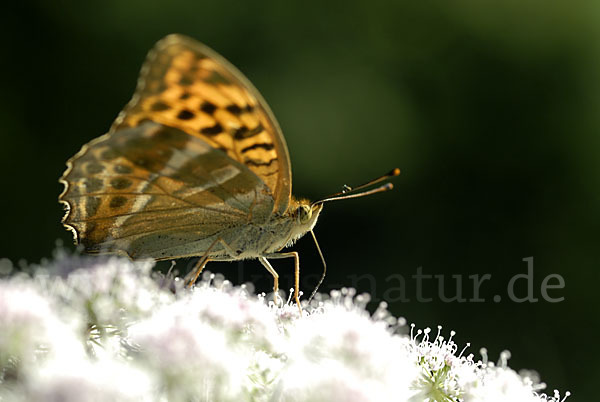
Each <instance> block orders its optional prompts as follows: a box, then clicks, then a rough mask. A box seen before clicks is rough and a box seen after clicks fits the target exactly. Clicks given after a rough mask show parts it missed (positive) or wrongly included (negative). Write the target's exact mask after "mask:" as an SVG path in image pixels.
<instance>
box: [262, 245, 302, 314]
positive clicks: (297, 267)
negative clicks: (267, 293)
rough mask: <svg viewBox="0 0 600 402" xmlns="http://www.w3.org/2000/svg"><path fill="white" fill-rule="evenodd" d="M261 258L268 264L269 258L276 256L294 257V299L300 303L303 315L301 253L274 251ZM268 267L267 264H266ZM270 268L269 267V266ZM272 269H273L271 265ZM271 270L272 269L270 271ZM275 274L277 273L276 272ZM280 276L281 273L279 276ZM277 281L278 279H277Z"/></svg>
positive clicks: (299, 308) (278, 257) (299, 306)
mask: <svg viewBox="0 0 600 402" xmlns="http://www.w3.org/2000/svg"><path fill="white" fill-rule="evenodd" d="M260 258H261V262H262V263H263V265H265V263H264V262H263V260H264V261H266V262H267V264H269V262H268V261H267V258H276V259H281V258H293V259H294V301H295V302H296V305H298V310H299V311H300V315H302V306H301V305H300V295H299V293H300V290H299V289H300V255H299V254H298V252H296V251H290V252H288V253H273V254H268V255H266V256H265V257H260ZM269 266H271V264H269ZM265 267H266V265H265ZM267 269H269V268H267ZM271 269H273V268H272V267H271ZM269 272H271V271H269ZM273 272H275V270H273ZM275 274H277V273H276V272H275ZM273 277H275V275H273ZM277 277H279V275H278V276H277ZM276 283H277V280H276Z"/></svg>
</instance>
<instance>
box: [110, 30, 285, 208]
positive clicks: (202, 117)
mask: <svg viewBox="0 0 600 402" xmlns="http://www.w3.org/2000/svg"><path fill="white" fill-rule="evenodd" d="M147 120H150V121H154V122H157V123H160V124H163V125H166V126H170V127H175V128H177V129H179V130H181V131H183V132H185V133H187V134H189V135H191V136H194V137H197V138H200V139H202V140H203V141H205V142H206V143H207V144H209V145H210V146H211V147H214V148H216V149H220V150H222V151H223V152H225V153H226V154H227V155H228V156H229V157H230V158H231V159H233V160H235V161H238V162H239V163H241V164H243V165H245V166H246V167H247V168H248V169H249V170H250V171H252V172H253V173H255V174H256V175H257V176H258V177H259V178H260V179H261V180H262V181H263V182H264V183H265V184H266V186H267V187H268V188H269V189H270V191H271V194H272V196H273V199H274V206H273V207H274V211H273V212H276V213H283V212H285V210H286V209H287V207H288V204H289V199H290V194H291V168H290V162H289V155H288V151H287V147H286V145H285V142H284V139H283V136H282V134H281V130H280V128H279V125H278V124H277V121H276V120H275V118H274V117H273V114H272V112H271V111H270V109H269V107H268V106H267V104H266V102H265V101H264V100H263V99H262V97H261V95H260V94H259V93H258V91H257V90H256V89H255V88H254V87H253V86H252V84H250V82H249V81H248V80H247V79H246V78H245V77H244V76H243V75H242V73H240V72H239V71H238V70H237V69H236V68H235V67H233V66H232V65H231V64H230V63H229V62H227V61H226V60H225V59H223V58H222V57H221V56H219V55H218V54H216V53H215V52H214V51H212V50H210V49H209V48H207V47H206V46H204V45H202V44H201V43H199V42H197V41H195V40H193V39H191V38H187V37H184V36H181V35H169V36H167V37H166V38H164V39H163V40H161V41H159V42H158V43H157V44H156V46H155V47H154V49H153V50H152V51H151V52H150V53H149V54H148V57H147V59H146V62H145V63H144V66H143V67H142V71H141V73H140V78H139V81H138V87H137V89H136V93H135V95H134V96H133V98H132V100H131V101H130V102H129V104H128V105H127V106H126V108H125V109H124V110H123V111H122V112H121V114H120V115H119V117H118V118H117V120H116V121H115V123H114V124H113V126H112V129H111V131H117V130H119V129H122V128H125V127H135V126H138V125H139V124H141V123H143V122H144V121H147Z"/></svg>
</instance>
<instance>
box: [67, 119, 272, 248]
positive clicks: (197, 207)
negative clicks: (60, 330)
mask: <svg viewBox="0 0 600 402" xmlns="http://www.w3.org/2000/svg"><path fill="white" fill-rule="evenodd" d="M67 166H68V167H67V171H66V172H65V174H64V175H63V177H62V179H61V182H63V183H64V184H65V190H64V192H63V194H61V196H60V201H61V202H63V203H64V204H66V206H67V213H66V215H65V217H64V219H63V223H64V224H65V226H67V227H68V228H70V229H71V230H72V231H73V233H74V235H75V236H76V238H77V239H76V240H78V241H79V242H81V243H82V244H83V245H84V247H85V248H86V251H88V252H116V253H126V254H127V255H129V256H130V257H132V258H142V257H152V258H155V259H168V258H178V257H185V256H197V255H199V254H200V255H201V254H202V252H204V251H206V250H207V248H208V247H209V245H210V244H211V243H212V242H213V240H214V239H215V238H216V237H223V236H224V235H227V236H229V237H231V236H235V233H237V232H236V228H239V227H240V225H244V224H245V223H246V222H247V221H248V220H249V217H250V216H252V217H253V218H252V219H253V220H254V221H256V220H257V219H260V218H261V217H262V218H263V219H267V218H268V217H269V216H270V215H271V212H272V210H273V204H274V201H273V197H272V196H271V191H270V189H269V188H268V187H267V185H266V184H265V183H264V181H262V180H261V179H260V178H259V177H258V176H257V175H256V174H254V173H253V172H252V171H251V170H250V169H248V168H247V167H246V165H244V164H241V163H239V162H237V161H235V160H232V159H231V158H230V157H229V156H227V154H225V153H224V152H223V151H220V150H218V149H216V148H214V147H213V146H211V145H210V144H208V143H207V142H206V141H204V140H203V139H201V138H199V137H197V136H191V135H189V134H188V133H186V132H183V131H181V130H179V129H176V128H172V127H167V126H164V125H161V124H158V123H154V122H144V123H142V124H140V125H138V126H136V127H132V128H124V129H119V130H116V131H114V132H113V133H110V134H107V135H104V136H102V137H100V138H97V139H95V140H93V141H91V142H90V143H89V144H87V145H85V146H84V147H83V148H82V149H81V151H80V152H79V153H78V154H77V155H75V156H74V157H73V158H72V159H71V160H70V161H69V162H67ZM211 255H226V253H225V250H223V249H222V247H221V245H220V244H218V245H217V247H216V248H214V249H213V254H211Z"/></svg>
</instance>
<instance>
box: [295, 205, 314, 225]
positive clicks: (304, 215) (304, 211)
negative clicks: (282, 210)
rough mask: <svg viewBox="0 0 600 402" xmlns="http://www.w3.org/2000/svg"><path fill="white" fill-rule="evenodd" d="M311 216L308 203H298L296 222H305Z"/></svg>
mask: <svg viewBox="0 0 600 402" xmlns="http://www.w3.org/2000/svg"><path fill="white" fill-rule="evenodd" d="M311 216H312V209H311V208H310V206H308V205H300V206H299V207H298V210H297V217H298V222H300V223H306V222H308V221H309V220H310V218H311Z"/></svg>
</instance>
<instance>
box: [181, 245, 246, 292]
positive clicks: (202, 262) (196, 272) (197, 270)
mask: <svg viewBox="0 0 600 402" xmlns="http://www.w3.org/2000/svg"><path fill="white" fill-rule="evenodd" d="M217 243H221V245H222V246H223V249H224V250H225V252H227V254H229V256H230V257H231V258H232V259H235V258H236V254H235V251H233V249H232V248H231V247H230V246H229V244H227V243H226V242H225V240H223V238H222V237H217V238H216V239H215V240H214V241H213V242H212V243H211V244H210V246H208V248H207V249H206V251H205V252H204V255H203V256H202V258H200V259H199V260H198V262H197V263H196V264H195V265H194V268H193V269H192V270H191V271H190V272H189V273H188V274H187V275H186V276H185V278H184V281H186V282H187V287H188V288H190V287H192V285H193V284H194V283H196V281H197V280H198V277H199V276H200V274H201V273H202V270H203V269H204V267H205V266H206V264H207V263H208V262H209V261H211V259H210V258H209V257H208V255H209V254H210V251H211V250H212V249H213V248H214V247H215V246H216V245H217Z"/></svg>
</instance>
